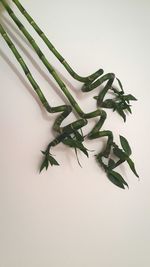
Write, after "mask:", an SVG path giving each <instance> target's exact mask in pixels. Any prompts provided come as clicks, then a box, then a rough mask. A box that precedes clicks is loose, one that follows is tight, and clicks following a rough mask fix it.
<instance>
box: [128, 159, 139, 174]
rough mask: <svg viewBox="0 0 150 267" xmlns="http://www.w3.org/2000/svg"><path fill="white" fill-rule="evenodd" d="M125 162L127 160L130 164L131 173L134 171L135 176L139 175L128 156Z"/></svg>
mask: <svg viewBox="0 0 150 267" xmlns="http://www.w3.org/2000/svg"><path fill="white" fill-rule="evenodd" d="M127 162H128V164H129V166H130V169H131V170H132V171H133V173H134V174H135V175H136V176H137V177H139V175H138V174H137V172H136V169H135V165H134V162H133V161H132V160H131V159H130V158H128V159H127Z"/></svg>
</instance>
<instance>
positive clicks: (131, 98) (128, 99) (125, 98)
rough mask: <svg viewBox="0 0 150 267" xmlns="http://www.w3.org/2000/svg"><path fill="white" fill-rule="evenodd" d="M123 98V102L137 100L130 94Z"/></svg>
mask: <svg viewBox="0 0 150 267" xmlns="http://www.w3.org/2000/svg"><path fill="white" fill-rule="evenodd" d="M123 98H124V100H126V101H130V100H131V101H137V99H136V98H135V97H134V96H133V95H131V94H129V95H125V96H123Z"/></svg>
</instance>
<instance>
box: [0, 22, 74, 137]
mask: <svg viewBox="0 0 150 267" xmlns="http://www.w3.org/2000/svg"><path fill="white" fill-rule="evenodd" d="M0 33H1V35H2V37H3V39H4V40H5V42H6V43H7V45H8V46H9V48H10V49H11V51H12V52H13V54H14V56H15V58H16V59H17V61H18V62H19V64H20V66H21V67H22V69H23V71H24V73H25V75H26V77H27V78H28V80H29V82H30V84H31V85H32V87H33V89H34V91H35V92H36V93H37V95H38V97H39V99H40V101H41V103H42V104H43V106H44V107H45V109H46V110H47V111H48V112H49V113H57V112H62V114H61V115H60V116H59V117H58V118H56V121H55V123H54V126H53V128H54V130H55V131H58V132H61V131H62V129H63V128H60V124H61V123H62V121H63V120H64V119H65V118H66V117H67V116H68V115H69V114H70V113H71V111H72V108H71V106H68V105H61V106H57V107H51V106H50V105H49V103H48V102H47V100H46V98H45V96H44V94H43V93H42V90H41V89H40V87H39V85H38V84H37V82H36V81H35V79H34V78H33V76H32V74H31V72H30V70H29V68H28V66H27V65H26V63H25V61H24V60H23V58H22V56H21V55H20V53H19V52H18V50H17V49H16V47H15V45H14V44H13V42H12V41H11V39H10V38H9V36H8V34H7V33H6V31H5V30H4V28H3V26H2V25H1V24H0Z"/></svg>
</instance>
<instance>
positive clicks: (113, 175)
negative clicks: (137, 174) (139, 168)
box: [107, 170, 128, 189]
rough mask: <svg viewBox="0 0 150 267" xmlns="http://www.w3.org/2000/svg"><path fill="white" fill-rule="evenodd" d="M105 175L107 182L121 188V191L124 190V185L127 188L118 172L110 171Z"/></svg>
mask: <svg viewBox="0 0 150 267" xmlns="http://www.w3.org/2000/svg"><path fill="white" fill-rule="evenodd" d="M107 175H108V178H109V180H110V181H111V182H112V183H113V184H115V185H117V186H118V187H120V188H123V189H124V188H125V187H124V186H125V185H126V186H127V187H128V184H127V182H126V181H125V180H124V179H123V177H122V176H121V175H120V174H119V173H118V172H115V171H112V170H110V171H109V172H108V173H107Z"/></svg>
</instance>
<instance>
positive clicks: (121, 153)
mask: <svg viewBox="0 0 150 267" xmlns="http://www.w3.org/2000/svg"><path fill="white" fill-rule="evenodd" d="M113 152H114V154H115V156H117V157H118V158H119V159H121V160H123V161H125V160H126V159H127V158H128V155H127V154H126V153H125V152H124V151H123V150H122V149H120V148H118V147H117V146H116V147H114V148H113Z"/></svg>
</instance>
